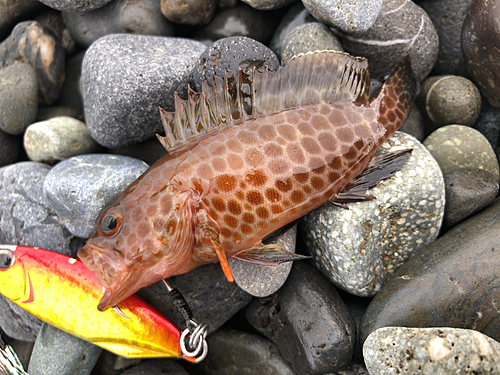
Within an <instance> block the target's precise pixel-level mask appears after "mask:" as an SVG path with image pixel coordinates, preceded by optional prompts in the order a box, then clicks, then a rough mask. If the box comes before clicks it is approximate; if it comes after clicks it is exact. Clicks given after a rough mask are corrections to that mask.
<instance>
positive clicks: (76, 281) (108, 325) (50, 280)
mask: <svg viewBox="0 0 500 375" xmlns="http://www.w3.org/2000/svg"><path fill="white" fill-rule="evenodd" d="M0 293H1V294H3V295H4V296H5V297H6V298H8V299H9V300H11V301H12V302H14V303H15V304H16V305H18V306H20V307H22V308H23V309H24V310H26V311H28V312H29V313H31V314H33V315H34V316H36V317H37V318H39V319H41V320H42V321H44V322H46V323H49V324H51V325H53V326H55V327H57V328H59V329H61V330H63V331H65V332H67V333H70V334H72V335H74V336H77V337H79V338H81V339H83V340H86V341H89V342H91V343H93V344H95V345H97V346H100V347H102V348H104V349H106V350H109V351H111V352H113V353H115V354H117V355H120V356H123V357H128V358H153V357H154V358H156V357H180V358H184V359H186V360H188V361H190V362H192V361H193V360H194V358H188V357H186V356H185V355H183V354H182V351H181V346H180V338H181V332H180V330H179V329H178V328H177V327H176V326H175V325H174V324H173V323H172V322H170V321H169V320H168V319H167V318H165V317H164V316H162V315H161V314H160V313H159V312H158V311H157V310H155V309H154V308H153V307H152V306H150V305H149V304H147V303H146V302H145V301H144V300H142V299H141V298H140V297H139V296H137V295H131V296H130V297H128V298H126V299H125V300H123V301H122V302H120V303H119V304H118V307H119V309H120V311H121V314H117V313H116V312H115V311H114V310H108V311H105V312H100V311H98V310H97V309H96V305H97V303H98V302H99V300H100V298H101V295H102V285H101V283H100V282H99V281H98V280H97V278H96V277H95V275H94V274H93V273H92V272H91V271H90V270H89V269H88V268H87V267H86V266H85V265H84V264H83V263H82V262H81V261H79V260H78V259H76V258H72V257H69V256H67V255H64V254H59V253H56V252H53V251H49V250H46V249H41V248H35V247H31V246H22V245H0Z"/></svg>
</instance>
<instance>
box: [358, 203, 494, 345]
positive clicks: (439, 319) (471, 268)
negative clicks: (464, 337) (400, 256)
mask: <svg viewBox="0 0 500 375" xmlns="http://www.w3.org/2000/svg"><path fill="white" fill-rule="evenodd" d="M499 218H500V198H497V199H495V201H494V202H493V204H491V205H490V206H489V207H488V208H486V209H484V210H482V211H481V212H479V213H477V214H476V215H474V216H472V217H470V218H469V219H467V220H466V221H464V222H462V223H460V224H458V225H456V226H455V227H453V228H451V229H450V230H449V231H448V232H447V233H446V234H444V235H443V236H441V237H440V238H439V239H437V240H436V241H434V242H433V243H431V244H430V245H428V246H427V247H426V248H424V249H423V250H421V251H420V252H418V253H416V254H415V255H414V256H413V257H412V258H410V259H409V260H408V261H407V262H406V263H405V264H403V265H402V266H401V267H400V268H399V269H398V270H397V271H396V272H395V273H394V275H393V277H392V278H391V279H389V280H388V281H387V282H386V283H385V285H384V286H383V287H382V289H381V290H380V291H379V292H378V293H377V295H376V296H375V298H374V299H373V300H372V302H371V303H370V305H368V308H367V310H366V313H365V316H364V317H363V321H362V324H361V330H360V340H361V342H364V341H365V340H366V338H367V337H368V335H369V334H370V333H371V332H373V331H375V330H376V329H378V328H382V327H391V326H396V327H456V328H466V329H475V330H477V331H480V332H482V333H484V334H485V335H488V336H489V337H491V338H493V339H495V340H497V341H499V340H500V315H499V314H498V309H497V308H496V306H497V304H498V301H499V300H500V279H499V278H498V269H499V267H500V237H499V236H498V235H497V233H498V232H499V231H500V220H499Z"/></svg>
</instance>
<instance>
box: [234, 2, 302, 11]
mask: <svg viewBox="0 0 500 375" xmlns="http://www.w3.org/2000/svg"><path fill="white" fill-rule="evenodd" d="M242 1H243V2H245V3H247V4H248V5H250V6H251V7H252V8H255V9H258V10H273V9H279V8H283V7H286V6H287V5H290V4H292V3H294V2H296V1H297V0H242Z"/></svg>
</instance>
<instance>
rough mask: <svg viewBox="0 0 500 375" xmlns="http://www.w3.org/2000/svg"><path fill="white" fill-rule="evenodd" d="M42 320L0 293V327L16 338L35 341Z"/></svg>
mask: <svg viewBox="0 0 500 375" xmlns="http://www.w3.org/2000/svg"><path fill="white" fill-rule="evenodd" d="M41 326H42V321H41V320H40V319H38V318H35V317H34V316H33V315H31V314H30V313H29V312H27V311H26V310H23V308H22V307H19V306H18V305H16V304H15V303H14V302H12V301H10V300H8V299H7V298H6V297H4V296H3V295H2V294H0V327H2V329H3V330H4V331H5V333H6V334H7V335H8V336H10V337H13V338H15V339H17V340H23V341H30V342H32V341H35V339H36V336H37V335H38V332H39V331H40V327H41Z"/></svg>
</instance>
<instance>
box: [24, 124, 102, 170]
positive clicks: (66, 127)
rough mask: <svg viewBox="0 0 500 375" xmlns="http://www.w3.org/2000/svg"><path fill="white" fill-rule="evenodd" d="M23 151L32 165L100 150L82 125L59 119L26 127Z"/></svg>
mask: <svg viewBox="0 0 500 375" xmlns="http://www.w3.org/2000/svg"><path fill="white" fill-rule="evenodd" d="M24 148H25V150H26V153H27V154H28V157H29V158H30V159H31V160H33V161H44V162H54V161H58V160H64V159H67V158H69V157H71V156H75V155H80V154H86V153H90V152H96V151H97V150H98V149H99V146H98V145H97V143H95V141H94V140H93V139H92V137H91V136H90V133H89V130H88V129H87V126H86V125H85V123H83V122H81V121H80V120H77V119H75V118H72V117H66V116H60V117H53V118H51V119H49V120H47V121H41V122H35V123H34V124H31V125H30V126H28V128H27V129H26V133H24Z"/></svg>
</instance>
